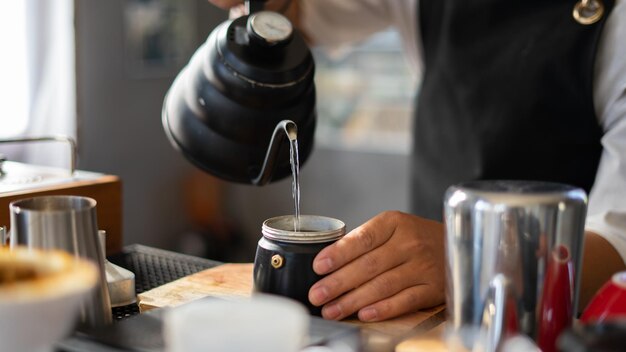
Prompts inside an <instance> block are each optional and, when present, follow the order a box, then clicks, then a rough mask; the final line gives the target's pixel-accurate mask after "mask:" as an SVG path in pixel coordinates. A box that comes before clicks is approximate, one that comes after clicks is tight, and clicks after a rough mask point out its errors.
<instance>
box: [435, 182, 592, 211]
mask: <svg viewBox="0 0 626 352" xmlns="http://www.w3.org/2000/svg"><path fill="white" fill-rule="evenodd" d="M469 197H471V198H482V199H485V200H488V202H489V203H492V204H496V205H497V204H508V205H510V206H524V205H527V204H537V203H540V204H549V203H562V202H564V201H565V200H566V199H567V201H574V202H583V203H587V200H588V199H587V194H586V193H585V191H584V190H582V189H580V188H578V187H574V186H571V185H568V184H563V183H557V182H546V181H532V180H476V181H467V182H462V183H459V184H457V185H454V186H451V187H450V188H449V189H448V191H447V192H446V200H447V201H448V202H449V201H452V202H453V203H455V204H456V203H458V202H459V201H460V200H465V199H467V198H469Z"/></svg>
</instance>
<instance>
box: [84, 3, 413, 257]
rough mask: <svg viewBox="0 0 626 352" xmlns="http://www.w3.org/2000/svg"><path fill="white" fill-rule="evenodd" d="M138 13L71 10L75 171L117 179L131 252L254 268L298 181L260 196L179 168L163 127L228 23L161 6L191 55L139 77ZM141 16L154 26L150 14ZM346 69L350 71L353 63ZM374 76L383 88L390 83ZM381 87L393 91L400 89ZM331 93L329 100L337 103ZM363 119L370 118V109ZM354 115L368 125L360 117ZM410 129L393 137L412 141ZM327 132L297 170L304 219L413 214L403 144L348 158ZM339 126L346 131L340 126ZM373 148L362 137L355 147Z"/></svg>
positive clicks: (221, 16) (200, 10) (182, 163)
mask: <svg viewBox="0 0 626 352" xmlns="http://www.w3.org/2000/svg"><path fill="white" fill-rule="evenodd" d="M142 2H146V3H150V1H138V0H135V1H130V0H107V1H101V0H76V12H75V15H76V17H75V22H76V47H77V53H76V55H77V56H76V66H77V70H76V75H77V105H78V139H79V168H81V169H84V170H90V171H98V172H103V173H109V174H115V175H118V176H120V177H121V178H122V180H123V184H124V187H123V192H124V243H125V244H131V243H141V244H146V245H150V246H155V247H159V248H165V249H172V250H180V251H185V252H189V253H192V254H196V255H204V256H210V257H213V258H214V259H221V260H229V261H251V260H252V259H253V256H254V249H255V246H256V241H257V240H258V238H259V237H260V226H261V223H262V221H263V220H264V219H266V218H269V217H272V216H277V215H283V214H291V213H293V200H292V198H291V180H282V181H280V182H277V183H275V184H272V185H270V186H266V187H263V188H257V187H253V186H247V185H234V184H226V183H224V182H221V181H219V180H216V179H215V178H213V177H211V176H208V175H204V174H203V173H201V172H199V171H197V170H195V169H194V167H193V166H191V165H190V164H189V163H188V162H187V161H186V160H184V158H183V156H182V155H180V154H178V153H177V152H176V151H175V150H174V149H173V148H172V147H171V146H170V144H169V142H168V141H167V139H166V137H165V134H164V132H163V129H162V127H161V106H162V102H163V97H164V95H165V93H166V91H167V89H168V87H169V85H170V83H171V82H172V80H173V79H174V77H175V74H176V73H177V72H178V70H180V68H181V67H182V65H183V64H184V62H186V61H187V60H188V58H189V56H190V55H191V54H192V52H193V50H195V48H196V47H197V46H198V45H200V44H201V43H202V42H203V41H204V40H205V39H206V37H207V35H208V34H209V33H210V31H211V30H212V29H213V28H214V27H215V26H216V25H217V24H219V23H221V22H222V21H223V20H225V19H226V18H227V14H226V12H224V11H221V10H219V9H216V8H215V7H213V6H212V5H210V4H208V3H207V2H206V1H205V0H188V1H182V0H179V1H161V2H162V3H165V4H166V5H168V6H174V7H175V9H173V10H172V11H174V12H176V16H178V17H177V19H176V21H177V24H175V25H174V26H178V25H180V26H183V27H185V29H184V30H182V31H183V33H185V35H184V38H183V39H184V40H188V41H189V43H186V44H185V45H184V46H187V47H189V48H187V49H185V48H183V49H184V50H183V51H182V54H181V53H178V54H180V55H182V56H184V57H183V60H182V61H178V62H174V63H172V62H169V63H167V65H164V67H165V68H163V67H161V68H159V67H157V68H156V69H154V67H148V66H149V65H147V64H146V65H144V66H141V62H139V66H137V65H138V63H137V62H136V60H135V61H133V60H134V59H136V55H135V54H136V53H135V52H134V51H133V50H134V49H133V48H129V35H130V34H129V31H131V30H132V28H134V26H135V25H137V23H136V21H139V20H140V19H141V18H142V16H143V15H142V16H139V15H138V16H135V17H133V16H131V17H130V18H129V17H128V16H129V14H130V15H132V14H133V10H132V8H131V9H130V10H129V8H130V7H129V6H131V7H132V6H133V5H137V4H141V3H142ZM133 3H134V4H133ZM144 15H145V16H144V17H147V18H148V20H150V13H149V12H148V13H146V14H144ZM181 18H182V19H181ZM152 20H154V19H152ZM169 20H172V19H171V18H170V19H169ZM156 39H158V38H156ZM161 39H162V38H161ZM174 41H175V40H174ZM384 41H385V40H384V38H383V42H384ZM185 50H186V51H185ZM391 54H392V55H394V53H391ZM134 55H135V56H134ZM366 56H367V55H366ZM396 56H397V55H396ZM352 59H353V61H354V62H352V64H354V63H355V62H356V65H357V66H358V65H359V62H360V60H361V59H360V57H356V58H354V57H353V58H352ZM370 59H371V60H370V61H371V62H374V63H377V64H380V62H379V60H383V61H384V58H376V57H375V56H374V57H372V58H370ZM319 61H320V62H323V61H324V60H323V59H320V60H319ZM344 61H347V62H348V63H350V62H349V61H350V59H349V58H344ZM361 64H362V63H361ZM390 64H391V65H394V63H393V62H391V63H390ZM157 66H158V65H157ZM331 66H332V65H331ZM332 69H334V68H333V67H329V68H328V70H326V71H324V69H323V68H322V67H321V66H320V67H319V68H318V75H319V76H320V77H328V73H329V72H330V73H332ZM370 69H371V67H370ZM324 72H326V73H327V74H326V75H324ZM379 72H380V77H382V78H384V77H388V75H389V74H390V73H389V72H386V71H384V70H382V71H379ZM396 74H398V75H402V73H396ZM331 77H332V75H331ZM342 77H345V75H344V76H342ZM353 81H354V77H353V80H352V81H351V82H353ZM338 83H341V82H338ZM344 83H345V81H344ZM353 83H355V84H353V85H351V86H350V87H351V88H350V89H351V92H352V93H353V92H354V91H357V92H359V91H364V90H367V87H366V86H359V84H358V83H359V82H358V81H357V82H353ZM383 83H385V82H384V81H383ZM385 84H392V85H393V87H398V83H397V82H396V83H393V82H392V83H389V82H387V83H385ZM320 85H321V86H324V87H328V84H325V83H322V84H318V94H319V96H320V102H319V103H318V104H319V107H318V111H319V115H320V120H322V119H323V118H327V117H328V116H330V115H333V107H336V108H337V109H335V110H341V108H342V105H341V101H339V102H337V101H335V102H331V101H329V100H326V101H324V100H323V99H324V98H323V97H324V94H323V93H322V92H321V91H320ZM330 86H331V88H327V89H328V91H330V93H331V94H329V95H330V96H333V95H334V93H333V92H332V84H331V85H330ZM335 86H337V85H335ZM339 86H341V84H339ZM400 87H402V86H400ZM344 88H345V87H344ZM370 88H371V87H370ZM374 88H378V89H377V90H376V89H375V93H376V92H379V93H380V91H388V90H389V89H384V88H385V87H382V88H383V89H382V90H381V89H380V88H381V87H380V86H375V87H374ZM409 88H410V87H409ZM407 90H410V89H407ZM352 93H351V94H352ZM407 94H408V92H407ZM410 94H411V95H412V94H413V92H412V91H411V92H410ZM352 95H353V94H352ZM409 99H410V97H409ZM366 100H367V98H366ZM370 100H371V98H370ZM405 100H406V99H405ZM393 102H394V100H391V103H392V104H388V105H390V109H387V110H385V109H381V110H380V111H379V115H380V114H382V115H383V117H384V116H387V117H388V118H389V119H391V118H392V117H393V116H395V115H394V114H395V113H397V110H398V109H397V107H396V106H395V105H394V104H393ZM333 104H334V105H333ZM398 104H404V105H402V109H403V112H402V113H404V114H405V115H406V112H407V111H409V110H410V106H409V107H407V102H406V101H402V102H400V103H398ZM409 105H410V104H409ZM343 110H345V108H344V109H343ZM353 110H355V109H354V108H353ZM355 111H357V112H358V109H357V110H355ZM355 111H352V113H351V115H354V112H355ZM363 111H368V112H371V111H373V110H372V108H371V107H370V108H367V107H366V108H364V109H361V112H363ZM357 115H358V114H357ZM359 116H360V117H361V118H362V119H363V118H364V117H363V114H360V115H359ZM403 116H404V115H403ZM366 117H367V116H366ZM405 120H406V118H405ZM385 121H387V120H385ZM403 121H404V120H403ZM334 123H335V124H337V123H336V121H335V122H334ZM404 123H405V122H402V123H401V124H400V126H399V127H398V126H396V127H395V128H399V129H401V130H403V131H404V133H405V134H406V126H404V125H403V124H404ZM329 125H333V122H332V121H331V123H326V124H324V123H321V128H320V129H319V130H318V133H320V131H322V132H323V133H324V136H323V138H320V139H319V143H318V145H317V146H316V149H315V151H314V152H313V154H312V156H311V158H310V160H309V161H308V162H307V163H306V164H305V165H304V166H303V169H302V173H301V181H302V185H301V186H302V190H301V197H302V198H301V199H302V203H301V207H302V212H303V213H309V214H319V215H328V216H333V217H336V218H339V219H342V220H344V221H345V222H346V224H347V225H348V229H351V228H353V227H355V226H357V225H358V224H360V223H362V222H363V221H365V220H367V219H368V218H370V217H372V216H373V215H375V214H376V213H378V212H380V211H382V210H385V209H398V210H406V209H407V208H408V197H407V193H408V192H407V181H408V156H407V150H408V149H407V147H406V145H403V146H401V147H400V151H397V150H396V151H394V150H392V151H389V150H385V149H384V148H383V149H375V148H374V150H372V148H360V147H358V146H357V147H346V145H345V143H334V142H333V141H335V142H336V141H340V140H347V137H346V135H345V134H341V133H339V134H337V133H335V134H333V133H331V132H328V131H329V129H328V126H329ZM340 125H341V126H344V127H345V126H349V125H350V123H349V121H343V122H341V123H340ZM353 125H354V123H353ZM356 125H359V124H358V123H357V124H356ZM361 125H362V124H361ZM325 126H326V127H325ZM331 127H332V126H331ZM383 129H385V126H384V125H372V126H370V132H371V131H372V130H373V131H374V132H376V131H377V130H383ZM392 139H393V138H392ZM329 141H330V142H329ZM372 142H373V139H372V138H370V137H368V135H365V137H364V140H363V141H361V144H360V145H361V146H363V145H371V144H372ZM405 144H406V143H405ZM392 149H393V148H392Z"/></svg>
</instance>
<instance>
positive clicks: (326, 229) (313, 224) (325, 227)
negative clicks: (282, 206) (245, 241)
mask: <svg viewBox="0 0 626 352" xmlns="http://www.w3.org/2000/svg"><path fill="white" fill-rule="evenodd" d="M294 229H295V217H294V216H293V215H284V216H277V217H274V218H270V219H267V220H265V221H264V222H263V226H262V228H261V232H262V233H263V237H265V238H268V239H271V240H275V241H281V242H288V243H323V242H330V241H335V240H337V239H339V238H341V237H343V235H345V233H346V225H345V224H344V223H343V221H341V220H337V219H333V218H329V217H325V216H318V215H300V223H299V229H300V230H299V231H295V230H294Z"/></svg>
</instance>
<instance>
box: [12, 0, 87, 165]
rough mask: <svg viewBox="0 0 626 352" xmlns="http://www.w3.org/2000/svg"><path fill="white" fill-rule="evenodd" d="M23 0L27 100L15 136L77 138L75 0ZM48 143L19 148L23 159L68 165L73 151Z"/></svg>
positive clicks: (34, 162)
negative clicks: (22, 125)
mask: <svg viewBox="0 0 626 352" xmlns="http://www.w3.org/2000/svg"><path fill="white" fill-rule="evenodd" d="M19 1H25V2H26V16H25V22H26V23H25V30H26V43H27V44H26V64H27V65H26V71H27V72H26V76H27V77H26V79H27V80H28V81H27V82H28V97H29V100H28V102H27V104H28V108H27V114H28V123H27V126H26V129H25V131H24V132H23V133H21V134H20V135H19V136H15V137H41V136H51V135H64V136H68V137H72V138H74V139H76V70H75V45H74V0H19ZM23 28H24V27H21V28H16V29H15V30H22V29H23ZM50 143H51V142H45V143H37V144H35V145H32V146H27V145H20V146H19V150H18V152H19V151H21V152H19V154H20V155H21V156H20V159H21V160H23V161H24V162H27V163H30V164H41V165H51V166H59V167H67V166H68V165H69V163H70V161H69V155H70V154H69V147H68V146H62V145H61V146H60V147H56V146H55V147H51V146H50ZM12 148H16V147H12Z"/></svg>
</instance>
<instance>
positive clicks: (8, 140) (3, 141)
mask: <svg viewBox="0 0 626 352" xmlns="http://www.w3.org/2000/svg"><path fill="white" fill-rule="evenodd" d="M33 142H62V143H67V144H68V145H69V146H70V167H69V169H70V170H69V171H70V172H69V174H70V175H73V174H74V171H76V141H74V139H73V138H70V137H67V136H43V137H24V138H5V139H0V144H9V143H33ZM5 160H6V159H5ZM2 174H3V172H2V163H1V162H0V175H2Z"/></svg>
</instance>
